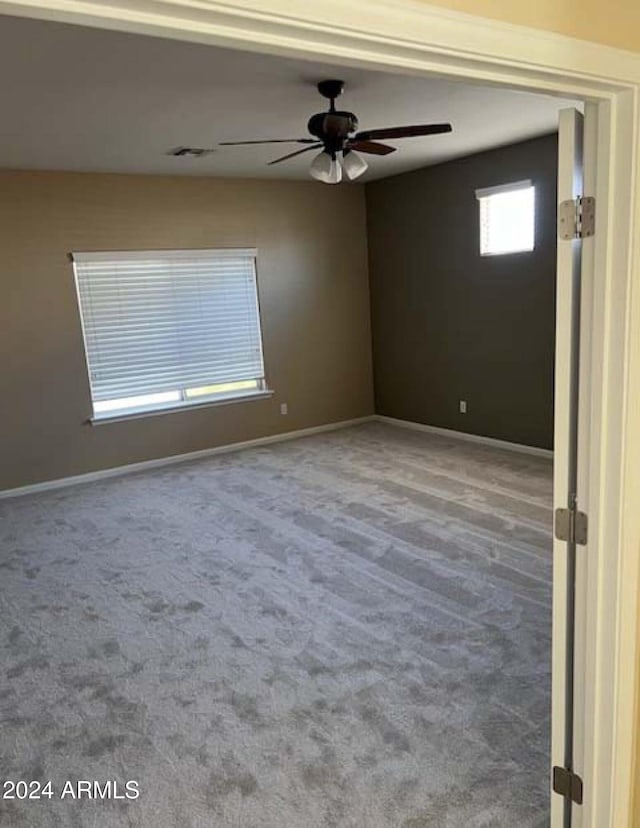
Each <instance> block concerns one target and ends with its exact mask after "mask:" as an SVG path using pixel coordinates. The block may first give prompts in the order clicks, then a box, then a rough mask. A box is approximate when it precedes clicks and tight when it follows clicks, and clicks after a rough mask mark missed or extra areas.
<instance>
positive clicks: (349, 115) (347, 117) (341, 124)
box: [307, 112, 358, 141]
mask: <svg viewBox="0 0 640 828" xmlns="http://www.w3.org/2000/svg"><path fill="white" fill-rule="evenodd" d="M307 129H308V130H309V132H310V133H311V135H314V136H315V137H316V138H319V139H320V140H321V141H327V140H329V141H342V140H344V139H345V138H348V137H349V135H350V134H351V133H352V132H355V131H356V130H357V129H358V119H357V118H356V116H355V115H354V114H353V112H318V113H317V114H315V115H312V116H311V117H310V118H309V122H308V124H307Z"/></svg>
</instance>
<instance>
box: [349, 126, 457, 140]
mask: <svg viewBox="0 0 640 828" xmlns="http://www.w3.org/2000/svg"><path fill="white" fill-rule="evenodd" d="M452 129H453V128H452V126H451V124H423V125H422V126H420V125H418V124H415V125H414V126H404V127H388V128H387V129H367V130H365V131H364V132H357V133H356V135H355V138H354V140H355V141H369V140H372V139H373V140H375V139H377V138H418V137H420V136H421V135H439V134H440V133H442V132H451V131H452Z"/></svg>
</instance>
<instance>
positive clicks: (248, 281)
mask: <svg viewBox="0 0 640 828" xmlns="http://www.w3.org/2000/svg"><path fill="white" fill-rule="evenodd" d="M255 258H256V251H255V250H162V251H140V252H137V251H136V252H129V253H124V252H112V253H74V254H73V264H74V271H75V276H76V284H77V290H78V301H79V305H80V314H81V317H82V326H83V331H84V341H85V350H86V356H87V365H88V369H89V380H90V384H91V396H92V399H93V414H94V419H101V418H106V417H114V416H118V415H122V414H131V413H139V412H144V411H154V410H159V409H169V408H176V407H181V406H190V405H198V404H202V403H204V402H212V401H219V400H228V399H234V398H237V397H247V396H261V395H264V394H265V393H266V388H265V380H264V365H263V359H262V340H261V334H260V315H259V308H258V295H257V285H256V269H255Z"/></svg>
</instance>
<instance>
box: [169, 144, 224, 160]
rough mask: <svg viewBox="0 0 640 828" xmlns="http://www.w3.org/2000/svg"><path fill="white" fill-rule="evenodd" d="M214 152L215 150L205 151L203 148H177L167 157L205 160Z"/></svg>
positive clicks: (170, 151)
mask: <svg viewBox="0 0 640 828" xmlns="http://www.w3.org/2000/svg"><path fill="white" fill-rule="evenodd" d="M212 152H215V150H213V149H204V148H203V147H176V148H175V149H170V150H169V152H168V153H167V155H173V156H175V157H176V158H203V157H204V156H205V155H210V154H211V153H212Z"/></svg>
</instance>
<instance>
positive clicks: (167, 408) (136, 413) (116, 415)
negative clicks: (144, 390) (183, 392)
mask: <svg viewBox="0 0 640 828" xmlns="http://www.w3.org/2000/svg"><path fill="white" fill-rule="evenodd" d="M274 393H275V392H274V391H270V390H267V389H264V390H262V389H261V390H260V391H252V392H250V393H248V394H234V395H230V396H228V397H220V398H219V399H215V400H214V399H208V400H202V401H201V402H184V401H180V402H177V403H168V404H167V403H165V404H164V405H159V406H157V407H151V406H149V407H147V408H131V409H128V410H127V411H120V412H117V411H114V412H113V413H111V412H110V413H108V414H103V415H102V416H98V417H95V416H94V417H90V418H89V419H88V420H87V422H88V423H89V424H90V425H92V426H99V425H106V424H107V423H117V422H120V421H122V420H138V419H140V418H141V417H157V416H158V415H159V414H173V413H175V412H177V411H193V410H194V409H199V408H209V407H212V406H218V405H230V404H232V403H241V402H250V401H252V400H264V399H267V398H269V397H272V396H273V395H274Z"/></svg>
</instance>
